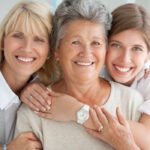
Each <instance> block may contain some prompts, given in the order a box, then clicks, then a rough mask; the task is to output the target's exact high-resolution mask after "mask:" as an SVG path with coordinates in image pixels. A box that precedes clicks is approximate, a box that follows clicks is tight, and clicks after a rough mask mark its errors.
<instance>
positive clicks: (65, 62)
mask: <svg viewBox="0 0 150 150" xmlns="http://www.w3.org/2000/svg"><path fill="white" fill-rule="evenodd" d="M105 53H106V42H105V36H104V29H103V27H102V25H100V24H96V23H92V22H89V21H85V20H77V21H73V22H71V23H70V24H68V25H67V26H66V32H65V36H64V37H63V39H62V40H61V42H60V45H59V48H58V50H57V52H56V53H55V56H56V60H58V61H59V62H60V65H61V67H62V70H63V72H64V77H65V78H72V79H76V80H78V81H87V80H89V79H90V80H91V79H94V78H98V76H99V72H100V70H101V68H102V66H103V64H104V61H105Z"/></svg>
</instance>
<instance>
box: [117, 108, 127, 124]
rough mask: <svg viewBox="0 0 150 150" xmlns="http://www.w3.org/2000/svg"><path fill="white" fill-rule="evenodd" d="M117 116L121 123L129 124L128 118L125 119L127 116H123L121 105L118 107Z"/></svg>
mask: <svg viewBox="0 0 150 150" xmlns="http://www.w3.org/2000/svg"><path fill="white" fill-rule="evenodd" d="M116 116H117V119H118V121H119V123H120V124H121V125H124V126H127V124H128V123H127V120H126V119H125V117H124V116H123V114H122V113H121V111H120V109H119V107H117V108H116Z"/></svg>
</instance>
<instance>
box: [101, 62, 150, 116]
mask: <svg viewBox="0 0 150 150" xmlns="http://www.w3.org/2000/svg"><path fill="white" fill-rule="evenodd" d="M149 62H150V61H149ZM149 62H148V63H147V64H146V69H148V67H149V66H150V63H149ZM144 69H145V67H144V68H143V69H142V70H141V72H140V73H139V74H138V75H137V77H136V78H135V80H134V82H133V83H132V85H131V87H132V88H134V89H136V90H138V91H139V92H140V93H141V94H142V96H143V97H144V103H143V104H142V105H141V106H140V107H139V111H140V112H142V113H146V114H147V115H150V74H149V76H148V77H147V78H144V73H145V70H144ZM100 76H101V77H103V78H105V79H107V80H112V78H111V77H110V75H109V73H108V70H107V69H106V67H104V68H103V70H102V72H101V73H100Z"/></svg>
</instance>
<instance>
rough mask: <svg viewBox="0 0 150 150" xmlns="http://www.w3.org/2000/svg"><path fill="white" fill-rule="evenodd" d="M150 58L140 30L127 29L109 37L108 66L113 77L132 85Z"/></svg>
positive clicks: (117, 80)
mask: <svg viewBox="0 0 150 150" xmlns="http://www.w3.org/2000/svg"><path fill="white" fill-rule="evenodd" d="M147 58H148V48H147V45H146V43H145V41H144V38H143V36H142V34H141V32H140V31H138V30H125V31H123V32H120V33H118V34H116V35H114V36H112V37H110V39H109V47H108V52H107V56H106V66H107V69H108V71H109V73H110V75H111V77H112V78H113V79H114V80H115V81H116V82H119V83H122V84H125V85H131V83H132V82H133V80H134V79H135V77H136V75H137V74H138V73H139V72H140V71H141V69H142V67H143V65H144V63H145V62H146V60H147Z"/></svg>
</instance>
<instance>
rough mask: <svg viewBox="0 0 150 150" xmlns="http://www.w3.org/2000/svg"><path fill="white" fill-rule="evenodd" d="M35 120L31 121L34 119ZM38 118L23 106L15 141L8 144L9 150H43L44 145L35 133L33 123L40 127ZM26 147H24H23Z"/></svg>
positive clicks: (19, 113)
mask: <svg viewBox="0 0 150 150" xmlns="http://www.w3.org/2000/svg"><path fill="white" fill-rule="evenodd" d="M33 116H34V117H35V119H31V118H32V117H33ZM36 119H37V116H36V115H35V114H34V113H32V111H31V110H30V109H29V108H28V107H27V106H26V105H22V106H21V107H20V108H19V111H18V113H17V122H16V129H15V139H14V140H13V141H12V142H11V143H10V144H8V150H9V149H10V150H29V149H31V150H36V149H37V148H38V149H40V150H42V144H41V142H40V141H39V137H38V136H37V134H36V132H35V134H34V133H33V130H34V127H33V126H32V121H33V122H36V124H37V126H38V125H39V122H38V120H37V121H36ZM22 145H24V146H22Z"/></svg>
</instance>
